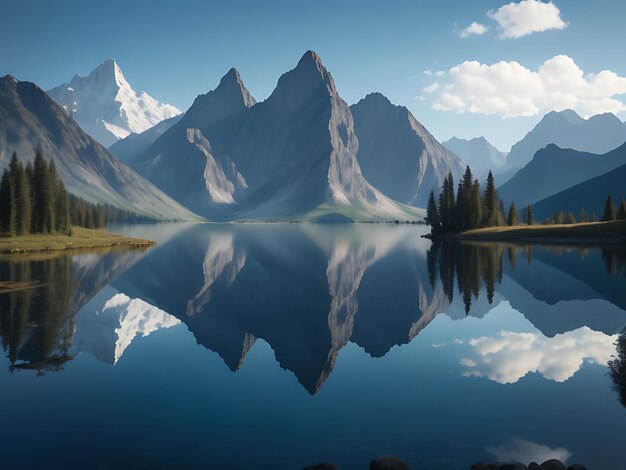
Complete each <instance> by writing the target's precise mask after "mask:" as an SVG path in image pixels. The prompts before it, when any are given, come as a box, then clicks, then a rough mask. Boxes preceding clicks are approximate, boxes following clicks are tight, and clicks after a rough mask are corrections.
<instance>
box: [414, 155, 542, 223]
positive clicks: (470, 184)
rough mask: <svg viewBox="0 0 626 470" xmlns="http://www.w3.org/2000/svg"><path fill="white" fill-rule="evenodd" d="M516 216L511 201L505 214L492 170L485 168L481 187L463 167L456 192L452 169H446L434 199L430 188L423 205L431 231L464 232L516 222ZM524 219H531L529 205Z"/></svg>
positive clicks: (468, 168)
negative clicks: (485, 179) (462, 173)
mask: <svg viewBox="0 0 626 470" xmlns="http://www.w3.org/2000/svg"><path fill="white" fill-rule="evenodd" d="M520 220H521V219H520V215H519V212H518V210H517V208H516V207H515V204H511V207H510V208H509V211H508V214H507V213H506V212H505V208H504V203H503V202H502V200H501V199H500V197H499V196H498V190H497V189H496V183H495V180H494V177H493V174H492V173H491V172H489V175H488V176H487V181H486V184H485V190H484V191H482V190H481V187H480V183H479V181H478V180H477V179H475V178H474V176H473V175H472V170H471V169H470V167H469V166H468V167H467V168H466V169H465V173H464V175H463V178H462V179H461V181H460V182H459V185H458V189H457V191H456V193H455V188H454V178H453V176H452V173H448V176H446V178H444V180H443V184H442V186H441V192H440V194H439V201H438V203H437V201H436V199H435V193H434V191H431V192H430V196H429V198H428V205H427V207H426V223H428V224H429V225H430V226H431V230H432V233H433V234H443V233H456V232H464V231H465V230H472V229H475V228H479V227H495V226H499V225H519V223H520ZM524 220H525V222H526V223H528V224H533V223H534V221H533V214H532V209H531V207H530V206H528V207H527V208H526V210H525V211H524Z"/></svg>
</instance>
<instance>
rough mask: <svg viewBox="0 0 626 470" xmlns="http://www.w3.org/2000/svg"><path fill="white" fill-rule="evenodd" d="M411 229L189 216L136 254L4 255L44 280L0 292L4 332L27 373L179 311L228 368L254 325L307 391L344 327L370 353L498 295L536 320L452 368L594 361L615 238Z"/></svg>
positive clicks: (603, 357)
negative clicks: (204, 220)
mask: <svg viewBox="0 0 626 470" xmlns="http://www.w3.org/2000/svg"><path fill="white" fill-rule="evenodd" d="M138 230H142V229H141V228H139V229H138ZM144 230H149V228H145V229H144ZM420 230H421V229H419V228H417V229H416V228H415V227H413V226H381V225H337V226H327V225H301V224H297V225H278V224H260V225H197V226H191V227H188V228H185V229H184V230H181V231H180V232H179V233H174V234H173V235H172V236H171V237H165V238H164V240H162V241H161V243H159V245H157V246H156V247H155V248H153V249H150V250H148V251H147V252H145V253H140V252H136V251H109V252H105V253H94V254H78V255H63V256H57V257H51V258H43V259H38V258H36V257H33V258H28V259H23V258H8V259H4V260H2V261H1V262H0V272H1V273H2V279H11V280H16V281H28V280H33V279H34V280H39V281H41V282H42V284H43V285H42V286H41V287H40V288H38V289H32V290H25V291H20V292H13V293H10V294H3V295H0V335H1V337H2V345H3V348H4V350H5V351H6V352H7V354H8V357H9V359H10V363H11V365H12V367H18V368H33V369H37V370H39V371H40V372H41V371H44V370H58V369H59V368H61V367H62V365H63V363H64V362H66V361H68V360H71V358H72V357H73V356H74V355H75V354H79V353H81V352H88V353H91V354H93V355H94V356H95V357H97V358H98V359H100V360H102V361H104V362H107V363H110V364H115V363H117V362H118V361H119V360H120V358H121V356H122V354H123V353H124V351H125V350H126V348H127V347H128V346H129V344H130V343H131V342H132V341H134V339H135V338H136V337H140V336H147V335H149V334H151V333H152V332H154V331H157V330H159V329H163V328H170V327H172V326H175V325H178V324H179V323H180V322H182V323H184V324H185V325H186V327H187V328H188V329H189V331H190V332H191V333H192V334H193V336H194V337H195V339H196V341H197V342H198V344H200V345H202V346H203V347H205V348H207V349H209V350H211V351H214V352H216V353H217V354H219V356H220V357H221V358H222V359H223V361H224V362H225V363H226V365H227V366H228V367H229V368H230V369H231V370H232V371H237V370H238V369H239V368H240V367H241V366H242V364H243V361H244V360H245V357H246V354H247V353H248V352H249V351H250V349H251V348H252V347H253V346H254V344H255V341H256V340H257V339H258V338H261V339H263V340H264V341H265V342H267V343H268V344H269V345H270V346H271V348H272V350H273V352H274V355H275V358H276V360H277V361H278V363H279V364H280V366H281V367H282V368H283V369H286V370H289V371H291V372H293V373H294V374H295V376H296V377H297V379H298V381H299V382H300V384H301V385H302V386H303V387H304V388H305V389H306V390H307V391H308V392H309V393H311V394H315V393H316V392H317V391H319V390H320V388H321V387H322V385H323V384H324V382H325V381H326V379H327V378H328V377H329V375H330V374H331V372H332V371H333V368H334V366H335V361H336V359H337V355H338V353H339V351H340V350H341V349H342V348H343V347H344V346H345V345H346V344H347V343H348V342H352V343H354V344H356V345H358V346H360V347H361V348H363V349H364V350H365V351H366V352H367V353H368V354H369V355H370V356H371V357H382V356H384V355H386V354H387V353H388V352H389V351H390V350H391V349H392V348H393V347H394V346H398V345H403V344H406V343H409V342H410V341H411V340H412V339H413V338H414V337H415V336H416V335H418V334H419V333H420V331H422V330H423V329H424V328H426V327H427V326H428V324H429V323H430V322H431V321H432V320H433V319H434V318H435V317H436V316H437V315H439V314H440V313H446V314H447V315H448V316H450V317H451V318H453V319H460V320H462V319H463V318H465V317H466V316H470V317H478V318H482V317H484V316H485V314H486V313H487V312H489V311H490V310H491V309H493V308H494V307H495V306H496V305H498V304H499V303H501V302H503V301H507V302H509V303H510V305H511V306H512V307H513V308H514V309H515V310H517V311H519V312H521V314H523V315H524V316H525V317H526V319H527V320H528V321H530V322H531V323H532V324H533V325H534V326H535V328H536V329H537V330H538V332H537V333H533V334H521V333H519V332H517V333H516V332H508V331H502V332H500V333H499V334H498V335H495V336H493V337H477V338H473V339H472V340H471V343H470V344H471V347H472V349H471V351H470V352H468V354H467V357H463V358H462V365H463V367H464V374H465V375H467V376H477V377H487V378H489V379H490V380H493V381H496V382H500V383H510V382H515V381H517V380H519V378H521V377H522V376H524V375H526V374H527V373H529V372H539V373H540V374H542V375H543V376H544V377H546V378H548V379H551V380H555V381H563V380H567V379H568V378H569V377H571V376H572V375H573V374H574V373H575V372H576V370H578V368H579V367H580V364H582V361H583V360H584V359H588V360H593V361H595V362H598V363H603V364H606V363H607V362H608V360H609V359H610V357H611V355H612V354H613V353H614V351H615V348H614V346H613V343H614V342H615V341H616V339H617V336H615V335H617V334H618V333H619V332H620V331H621V329H622V328H623V327H624V325H625V324H626V311H625V310H624V309H626V289H624V288H623V286H624V275H625V260H626V249H625V248H624V247H622V246H607V247H604V248H601V249H600V248H593V247H590V248H575V247H567V248H559V247H550V246H532V247H531V246H523V245H505V244H458V243H438V244H434V245H432V244H431V243H430V241H428V240H425V239H422V238H420V237H419V235H420V233H422V232H421V231H420ZM105 286H107V287H106V289H105V290H103V288H105ZM101 291H102V292H101ZM99 293H100V294H99ZM98 295H99V296H100V297H102V296H105V297H106V298H103V299H102V302H100V304H99V306H97V307H94V308H83V307H84V306H85V305H86V304H87V303H88V302H89V301H90V300H92V298H94V297H96V298H97V299H98V298H99V297H98ZM94 302H95V301H94ZM96 303H97V302H96ZM81 309H82V311H81ZM555 351H558V352H559V354H555V353H554V352H555Z"/></svg>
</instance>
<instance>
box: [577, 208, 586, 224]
mask: <svg viewBox="0 0 626 470" xmlns="http://www.w3.org/2000/svg"><path fill="white" fill-rule="evenodd" d="M578 220H579V221H580V222H583V223H584V222H589V217H588V216H587V212H585V209H584V208H583V209H582V210H581V211H580V215H579V216H578Z"/></svg>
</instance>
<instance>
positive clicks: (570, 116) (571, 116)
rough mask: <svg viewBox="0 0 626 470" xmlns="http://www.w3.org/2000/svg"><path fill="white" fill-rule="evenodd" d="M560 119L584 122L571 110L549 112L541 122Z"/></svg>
mask: <svg viewBox="0 0 626 470" xmlns="http://www.w3.org/2000/svg"><path fill="white" fill-rule="evenodd" d="M555 118H556V119H562V118H565V119H567V120H569V121H571V122H577V121H584V119H583V118H582V117H581V116H580V115H579V114H578V113H577V112H576V111H574V110H573V109H569V108H567V109H563V110H561V111H550V112H549V113H547V114H546V115H545V116H544V117H543V118H542V120H544V119H545V120H550V119H555Z"/></svg>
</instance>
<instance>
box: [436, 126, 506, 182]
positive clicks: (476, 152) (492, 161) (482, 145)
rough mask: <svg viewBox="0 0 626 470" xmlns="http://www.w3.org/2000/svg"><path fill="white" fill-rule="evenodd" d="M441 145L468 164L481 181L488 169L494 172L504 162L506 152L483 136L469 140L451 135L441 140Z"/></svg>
mask: <svg viewBox="0 0 626 470" xmlns="http://www.w3.org/2000/svg"><path fill="white" fill-rule="evenodd" d="M442 145H443V146H444V147H445V148H447V149H448V150H450V151H451V152H453V153H454V154H456V155H458V156H459V158H461V159H462V160H463V162H465V163H466V164H467V165H469V166H470V168H471V169H472V172H473V173H474V175H475V176H476V177H478V178H479V179H480V180H481V181H482V180H483V179H484V178H485V177H486V176H487V174H488V173H489V171H492V172H494V173H496V172H497V171H498V170H499V169H500V168H502V167H503V166H504V164H505V163H506V155H507V154H506V152H501V151H500V150H498V149H497V148H495V147H494V146H493V145H491V144H490V143H489V141H487V139H485V138H484V137H474V138H473V139H469V140H467V139H459V138H457V137H452V138H451V139H450V140H446V141H445V142H442Z"/></svg>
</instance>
